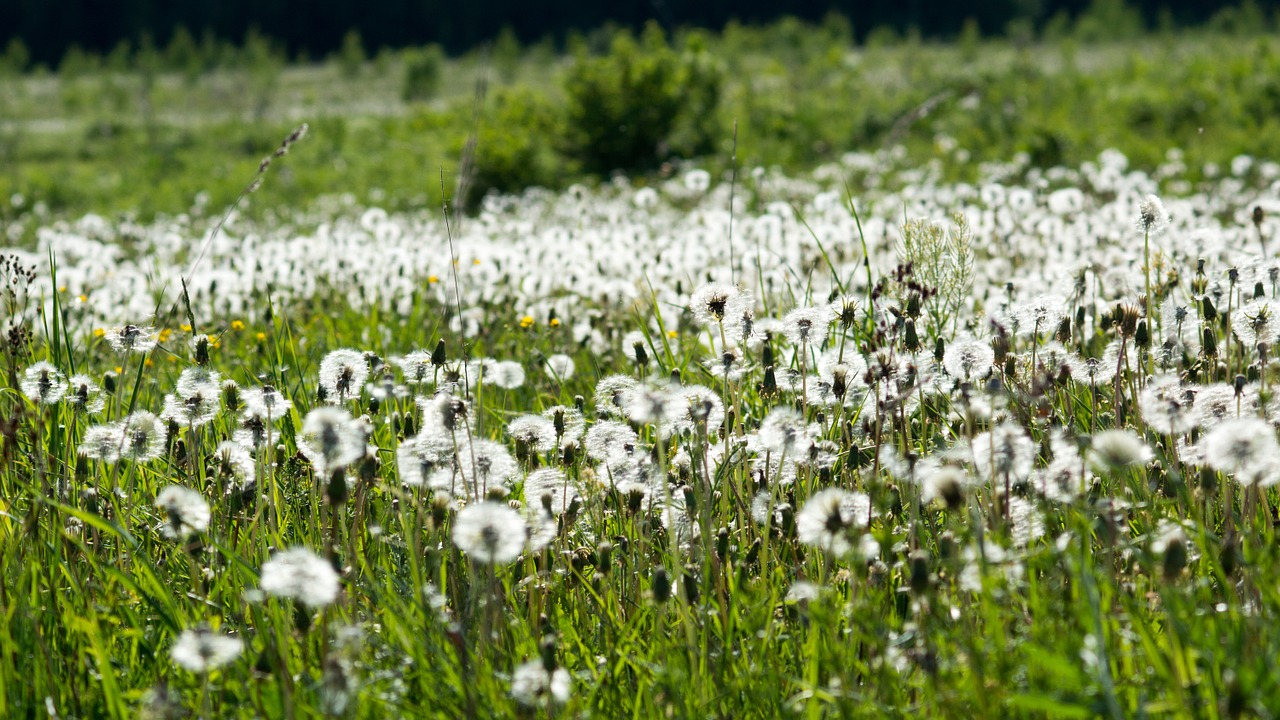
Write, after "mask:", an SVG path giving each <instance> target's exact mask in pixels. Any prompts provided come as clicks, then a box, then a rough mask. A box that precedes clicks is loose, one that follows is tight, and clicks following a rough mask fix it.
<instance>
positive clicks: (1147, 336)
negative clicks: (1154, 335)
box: [1133, 320, 1151, 348]
mask: <svg viewBox="0 0 1280 720" xmlns="http://www.w3.org/2000/svg"><path fill="white" fill-rule="evenodd" d="M1133 341H1134V343H1136V344H1137V345H1138V347H1140V348H1147V347H1151V333H1150V332H1148V331H1147V321H1146V320H1141V321H1139V322H1138V331H1137V332H1136V333H1134V336H1133Z"/></svg>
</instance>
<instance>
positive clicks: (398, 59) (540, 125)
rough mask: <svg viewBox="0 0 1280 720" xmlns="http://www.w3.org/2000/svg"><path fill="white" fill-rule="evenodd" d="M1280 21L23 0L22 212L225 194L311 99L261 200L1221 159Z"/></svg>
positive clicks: (1279, 141) (3, 202) (691, 6)
mask: <svg viewBox="0 0 1280 720" xmlns="http://www.w3.org/2000/svg"><path fill="white" fill-rule="evenodd" d="M1277 27H1280V2H1276V1H1272V0H1267V1H1263V0H1246V1H1245V2H1196V1H1194V0H1087V1H1086V0H990V1H988V2H971V3H955V2H942V1H940V0H939V1H932V0H912V1H909V2H901V1H897V0H894V1H890V0H877V1H870V2H853V1H851V0H850V1H845V2H821V1H819V0H809V1H799V2H791V3H767V2H741V1H738V2H728V1H727V0H710V1H707V2H689V3H685V2H668V1H665V0H651V1H649V2H638V1H623V2H616V3H583V2H570V1H569V0H549V1H545V2H538V3H529V2H516V1H515V0H477V1H474V2H467V3H459V2H444V1H443V0H382V1H379V2H359V3H357V2H354V1H352V0H329V1H327V2H326V1H312V2H302V1H301V0H253V1H250V0H221V1H219V2H175V1H174V0H129V1H128V2H111V1H108V0H61V1H59V2H48V1H46V0H5V2H2V3H0V221H2V220H12V219H13V218H15V217H17V216H19V215H25V214H28V213H37V214H41V215H52V216H57V215H60V214H63V215H75V214H82V213H86V212H96V213H104V214H120V213H126V214H133V215H137V216H140V217H143V218H146V217H151V216H154V215H156V214H178V213H187V214H191V215H200V214H202V213H205V212H208V211H210V208H212V209H215V210H216V209H219V208H222V207H225V206H226V205H227V204H228V203H229V202H230V201H231V200H232V199H234V198H235V197H236V195H237V194H239V192H240V191H241V190H242V189H243V188H244V186H245V184H246V182H248V180H249V179H251V178H252V176H253V173H254V171H255V169H256V167H257V163H258V161H259V160H260V159H261V157H262V156H263V155H264V154H266V153H269V152H271V150H272V149H273V148H275V147H276V145H277V144H278V143H279V142H280V140H281V138H283V137H284V136H285V135H287V134H288V133H289V132H290V131H291V130H292V129H293V128H294V127H295V126H296V125H297V124H298V123H300V122H304V121H305V122H308V123H310V125H311V133H310V135H309V136H308V138H307V140H306V141H305V142H304V143H302V144H300V145H299V146H298V148H297V149H296V150H295V153H294V156H291V157H290V160H289V162H288V163H285V164H284V167H283V168H281V169H280V171H279V173H278V175H279V177H273V178H272V179H271V180H270V182H267V183H266V184H265V185H264V187H263V190H262V192H261V193H259V194H258V195H255V202H254V203H251V204H250V206H249V211H250V212H255V213H261V212H271V211H272V208H278V207H280V206H281V205H282V204H284V205H287V206H289V207H293V208H296V207H299V206H302V205H305V204H306V203H308V202H310V201H312V200H314V199H316V198H318V197H324V196H340V197H343V198H345V199H346V200H347V201H350V202H359V203H373V204H379V205H383V206H386V207H388V208H391V209H397V208H412V207H421V206H424V205H432V204H438V203H439V202H440V200H441V188H440V182H439V176H440V174H441V173H443V174H444V175H445V176H446V178H447V179H448V181H447V182H446V183H445V189H444V191H443V192H444V194H445V195H449V196H450V197H456V198H457V199H459V200H461V201H462V203H463V204H465V205H466V206H468V207H469V208H472V209H474V208H475V207H476V206H477V205H478V204H479V202H480V200H481V199H482V198H483V197H484V196H485V194H486V193H488V192H490V191H500V192H513V193H518V192H521V191H523V190H524V189H526V188H529V187H534V186H541V187H548V188H552V189H561V188H564V187H567V186H568V185H570V184H572V183H575V182H588V183H591V182H600V181H604V180H607V179H609V178H610V177H611V176H613V175H614V174H616V173H619V172H621V173H626V174H628V175H630V176H631V177H632V178H633V182H637V183H645V182H647V181H648V180H647V179H648V178H658V177H662V176H666V175H669V174H670V173H672V172H675V171H677V170H679V169H680V168H682V167H684V166H687V165H691V164H693V165H698V166H700V167H705V168H707V169H709V170H711V171H712V172H713V173H718V172H721V171H724V170H726V169H727V168H728V167H729V166H730V164H731V163H732V158H733V157H734V152H735V148H736V156H737V164H738V166H739V167H743V168H752V167H756V166H763V167H777V168H781V169H783V170H785V171H788V172H794V171H804V170H809V169H812V168H814V167H817V166H819V165H821V164H823V163H831V162H837V161H839V160H840V159H841V158H842V157H845V155H846V154H847V153H849V152H854V151H861V152H871V153H875V152H882V153H892V157H893V158H895V161H897V162H905V163H929V162H935V161H936V162H937V163H938V168H939V170H938V171H939V172H942V173H944V174H946V175H947V176H948V177H951V178H953V179H961V180H963V179H964V178H966V177H968V176H972V175H973V174H974V173H975V172H976V167H977V164H978V163H979V162H983V161H1007V160H1010V159H1012V158H1019V159H1022V160H1024V161H1025V162H1022V163H1021V164H1020V167H1025V168H1047V167H1052V166H1054V165H1060V164H1067V165H1074V164H1079V163H1081V162H1087V161H1090V160H1092V159H1096V157H1097V155H1098V153H1099V152H1101V151H1102V150H1104V149H1107V148H1116V149H1119V150H1120V151H1121V152H1123V153H1124V154H1125V155H1127V156H1128V157H1129V158H1130V161H1131V163H1133V165H1134V166H1135V167H1140V168H1144V169H1148V170H1152V171H1155V170H1158V169H1159V168H1160V167H1162V166H1168V165H1169V164H1170V163H1173V164H1175V165H1177V166H1179V167H1181V166H1185V167H1186V169H1187V171H1186V173H1182V175H1183V177H1191V178H1193V179H1194V178H1197V177H1211V176H1214V175H1216V174H1217V173H1218V172H1220V171H1221V168H1222V167H1224V166H1226V165H1228V164H1229V163H1231V161H1232V160H1233V159H1235V158H1237V157H1239V156H1241V155H1250V156H1253V155H1257V156H1272V157H1274V156H1276V155H1280V132H1277V131H1280V127H1278V126H1277V125H1278V124H1280V41H1277V39H1276V33H1274V30H1275V29H1276V28H1277ZM735 126H736V128H737V142H736V145H735V143H734V128H735ZM273 172H275V170H273ZM852 179H854V180H856V173H854V175H853V176H852ZM26 227H28V228H29V227H31V225H30V224H26ZM17 232H18V231H14V232H11V233H10V235H14V234H15V233H17ZM11 240H13V238H11Z"/></svg>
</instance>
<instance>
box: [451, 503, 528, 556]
mask: <svg viewBox="0 0 1280 720" xmlns="http://www.w3.org/2000/svg"><path fill="white" fill-rule="evenodd" d="M527 529H528V526H527V525H526V524H525V521H524V518H522V517H520V513H518V512H516V511H515V510H512V509H511V508H510V507H507V506H506V505H503V504H500V503H496V502H488V501H486V502H480V503H476V504H474V505H468V506H466V507H464V508H463V509H462V510H460V511H459V512H458V517H457V519H456V521H455V522H454V525H453V544H454V545H457V546H458V549H459V550H461V551H462V552H464V553H466V554H467V555H468V556H470V557H471V558H472V559H473V560H475V561H476V562H480V563H484V564H487V565H495V564H506V563H509V562H511V561H513V560H515V559H516V558H518V557H520V553H521V551H523V550H524V544H525V532H526V530H527Z"/></svg>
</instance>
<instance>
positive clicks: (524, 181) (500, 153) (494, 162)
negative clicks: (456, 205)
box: [467, 88, 565, 206]
mask: <svg viewBox="0 0 1280 720" xmlns="http://www.w3.org/2000/svg"><path fill="white" fill-rule="evenodd" d="M562 132H563V130H562V128H561V127H560V116H559V114H558V113H557V111H556V106H555V105H554V104H553V103H551V102H550V101H549V100H548V99H547V98H546V97H545V96H544V95H542V94H540V93H536V92H533V91H531V90H529V89H524V88H521V89H510V90H501V91H499V92H497V93H495V94H494V96H493V97H492V98H491V99H490V100H489V102H488V103H487V105H486V107H485V110H484V115H483V116H482V117H481V119H480V121H479V127H478V128H477V131H476V147H475V156H474V158H473V163H474V165H473V167H472V172H473V177H472V179H471V187H470V189H471V193H470V196H469V197H468V198H467V204H468V205H469V206H474V205H475V203H476V202H477V201H478V200H479V199H480V198H481V197H483V196H484V195H485V194H486V193H488V192H490V191H497V192H507V193H514V192H520V191H521V190H523V189H525V188H528V187H534V186H542V187H554V186H555V185H556V183H557V180H558V178H560V177H562V176H563V175H564V174H565V168H564V163H565V161H564V158H563V156H561V155H560V154H559V153H557V152H556V150H555V148H554V147H553V146H552V145H551V144H549V143H547V142H546V141H545V138H549V137H558V136H560V135H561V133H562Z"/></svg>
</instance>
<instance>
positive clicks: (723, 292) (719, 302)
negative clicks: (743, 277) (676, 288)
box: [689, 283, 740, 325]
mask: <svg viewBox="0 0 1280 720" xmlns="http://www.w3.org/2000/svg"><path fill="white" fill-rule="evenodd" d="M739 292H740V291H739V290H738V288H736V287H734V286H732V285H727V284H725V283H708V284H706V285H703V286H702V287H700V288H698V289H697V290H695V291H694V292H693V295H692V296H691V297H690V298H689V311H690V312H692V313H693V319H694V320H695V321H696V322H698V323H700V324H702V325H714V324H719V323H722V322H724V319H725V317H726V316H727V315H728V314H729V311H730V304H731V303H733V302H734V301H735V300H736V299H737V298H738V295H739Z"/></svg>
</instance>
